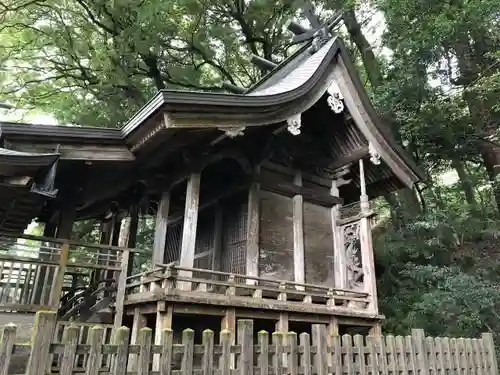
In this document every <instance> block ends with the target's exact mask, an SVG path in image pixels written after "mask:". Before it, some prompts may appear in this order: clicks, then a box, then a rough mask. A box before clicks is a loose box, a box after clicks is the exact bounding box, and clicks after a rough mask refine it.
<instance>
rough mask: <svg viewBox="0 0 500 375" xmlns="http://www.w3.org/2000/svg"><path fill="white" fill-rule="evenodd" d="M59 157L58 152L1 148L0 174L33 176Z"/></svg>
mask: <svg viewBox="0 0 500 375" xmlns="http://www.w3.org/2000/svg"><path fill="white" fill-rule="evenodd" d="M58 158H59V154H58V153H53V154H39V153H31V152H21V151H14V150H8V149H5V148H0V176H32V177H34V176H35V175H36V173H38V171H39V170H41V169H46V168H48V167H50V166H51V165H52V164H54V162H55V161H56V160H57V159H58Z"/></svg>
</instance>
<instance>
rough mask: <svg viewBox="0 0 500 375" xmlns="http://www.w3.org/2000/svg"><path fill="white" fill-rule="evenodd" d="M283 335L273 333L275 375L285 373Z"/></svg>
mask: <svg viewBox="0 0 500 375" xmlns="http://www.w3.org/2000/svg"><path fill="white" fill-rule="evenodd" d="M283 339H284V337H283V333H282V332H273V334H272V341H273V345H274V355H273V367H274V375H283V374H284V373H285V371H284V369H283V367H284V364H283Z"/></svg>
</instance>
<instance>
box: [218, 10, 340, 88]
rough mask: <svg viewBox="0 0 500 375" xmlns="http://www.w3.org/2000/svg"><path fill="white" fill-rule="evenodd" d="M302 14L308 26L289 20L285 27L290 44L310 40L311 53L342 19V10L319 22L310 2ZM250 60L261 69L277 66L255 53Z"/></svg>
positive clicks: (229, 85) (269, 69)
mask: <svg viewBox="0 0 500 375" xmlns="http://www.w3.org/2000/svg"><path fill="white" fill-rule="evenodd" d="M302 14H303V16H304V17H305V18H306V19H307V20H308V21H309V25H310V28H306V27H304V26H302V25H300V24H299V23H297V22H295V21H290V22H289V23H288V25H287V28H288V30H289V31H291V32H292V33H293V34H294V36H293V38H292V40H291V42H290V45H294V44H299V43H304V42H311V41H312V42H311V47H310V48H309V51H310V53H311V54H313V53H315V52H317V51H318V50H319V49H320V48H321V47H322V46H323V45H324V44H325V43H326V42H328V40H330V39H331V38H332V33H331V30H332V29H333V28H334V27H335V26H336V25H338V24H339V22H340V21H342V18H343V12H342V11H340V12H338V13H336V14H335V15H333V16H332V17H330V18H329V19H328V20H326V21H325V22H321V20H320V18H319V16H318V15H317V14H316V13H315V9H314V6H313V5H312V4H311V3H305V4H304V5H303V6H302ZM251 62H252V63H253V64H254V65H256V66H257V67H258V68H259V69H261V70H263V71H271V70H273V69H274V68H275V67H276V66H277V64H276V63H274V62H272V61H269V60H266V59H264V58H262V57H260V56H257V55H252V57H251ZM222 87H224V88H225V89H226V90H228V91H231V92H233V93H235V94H243V93H244V92H245V91H246V90H245V89H244V88H242V87H238V86H235V85H232V84H230V83H227V82H224V83H222Z"/></svg>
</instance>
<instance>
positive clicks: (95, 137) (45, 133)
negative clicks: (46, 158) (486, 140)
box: [0, 121, 123, 144]
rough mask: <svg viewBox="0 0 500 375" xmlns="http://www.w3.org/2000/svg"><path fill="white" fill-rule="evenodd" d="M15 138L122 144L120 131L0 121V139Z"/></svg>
mask: <svg viewBox="0 0 500 375" xmlns="http://www.w3.org/2000/svg"><path fill="white" fill-rule="evenodd" d="M12 137H16V139H17V138H20V139H30V140H31V139H33V137H37V139H46V140H50V141H52V142H57V141H58V140H60V139H64V140H66V141H70V142H71V141H72V140H73V141H76V142H87V143H91V142H96V141H106V142H111V143H115V142H114V141H119V143H120V144H122V143H123V141H122V140H123V135H122V132H121V130H120V129H112V128H91V127H83V126H68V125H40V124H26V123H17V122H4V121H0V139H3V138H12Z"/></svg>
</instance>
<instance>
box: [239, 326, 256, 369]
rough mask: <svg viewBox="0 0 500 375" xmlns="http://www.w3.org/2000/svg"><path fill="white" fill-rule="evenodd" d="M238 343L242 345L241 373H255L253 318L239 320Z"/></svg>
mask: <svg viewBox="0 0 500 375" xmlns="http://www.w3.org/2000/svg"><path fill="white" fill-rule="evenodd" d="M237 340H238V345H239V346H240V350H241V353H240V357H239V364H238V368H239V370H240V371H239V372H240V375H253V320H238V334H237Z"/></svg>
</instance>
